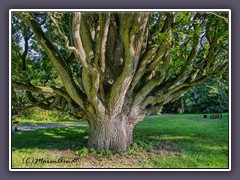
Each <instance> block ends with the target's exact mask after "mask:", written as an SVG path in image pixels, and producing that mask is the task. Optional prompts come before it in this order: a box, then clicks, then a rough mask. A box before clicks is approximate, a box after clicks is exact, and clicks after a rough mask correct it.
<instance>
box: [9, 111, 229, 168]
mask: <svg viewBox="0 0 240 180" xmlns="http://www.w3.org/2000/svg"><path fill="white" fill-rule="evenodd" d="M227 122H228V115H227V114H224V116H223V119H214V120H211V119H209V120H208V119H203V118H202V115H201V114H187V115H171V116H167V117H160V118H151V119H146V120H144V121H142V122H140V123H139V124H138V125H137V126H136V127H135V129H134V143H133V145H132V146H131V147H130V148H129V149H128V150H127V151H126V152H124V153H120V154H117V153H114V152H111V151H106V152H101V153H96V152H95V151H94V150H87V149H86V145H87V138H88V127H87V126H81V127H61V128H51V129H44V130H36V131H24V132H17V133H15V132H13V133H12V148H13V149H12V167H13V168H61V167H62V168H228V123H227ZM76 152H78V153H76ZM28 157H32V158H43V159H48V160H56V159H59V158H61V157H63V158H66V159H70V160H71V159H74V158H79V161H78V162H76V163H71V164H67V163H58V164H54V163H35V164H34V163H30V164H26V163H24V159H26V158H28Z"/></svg>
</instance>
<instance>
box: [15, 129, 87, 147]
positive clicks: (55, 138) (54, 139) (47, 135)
mask: <svg viewBox="0 0 240 180" xmlns="http://www.w3.org/2000/svg"><path fill="white" fill-rule="evenodd" d="M87 138H88V127H61V128H51V129H43V130H36V131H19V132H12V149H13V150H14V149H21V148H23V149H31V148H38V149H58V150H65V149H72V150H76V149H80V148H82V147H85V146H86V144H87Z"/></svg>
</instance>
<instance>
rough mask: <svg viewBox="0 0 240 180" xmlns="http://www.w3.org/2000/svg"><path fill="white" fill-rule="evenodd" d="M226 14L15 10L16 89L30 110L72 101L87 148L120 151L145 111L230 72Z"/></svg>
mask: <svg viewBox="0 0 240 180" xmlns="http://www.w3.org/2000/svg"><path fill="white" fill-rule="evenodd" d="M227 18H228V14H227V13H224V12H223V13H214V14H211V13H203V12H151V13H149V12H114V13H110V12H93V13H89V12H84V13H83V12H82V13H81V12H16V13H14V14H13V16H12V60H13V72H12V73H13V77H12V87H13V88H14V89H17V91H18V92H19V90H24V95H26V96H27V97H28V100H27V101H28V103H29V104H28V106H27V107H29V106H31V107H32V106H39V107H41V108H45V109H52V108H57V109H58V110H64V109H65V106H66V104H68V106H69V107H70V108H71V111H72V113H74V114H75V115H76V116H79V117H81V118H84V119H86V120H87V121H88V123H89V127H90V134H89V140H88V146H89V147H90V148H92V147H93V148H95V149H96V150H97V151H100V150H102V149H112V150H116V151H123V150H126V148H127V147H128V146H129V145H130V144H131V143H132V141H133V139H132V131H133V127H134V126H135V125H136V124H137V123H138V122H139V121H141V120H143V119H144V117H145V116H146V111H147V109H148V108H150V107H153V106H155V105H162V104H165V103H167V102H169V101H172V100H174V99H177V98H178V97H179V96H181V95H182V94H183V93H184V92H186V91H188V90H190V89H192V88H193V87H194V86H197V85H200V84H202V83H204V82H207V81H208V80H210V79H211V78H213V77H214V76H219V75H221V74H223V73H224V72H225V71H227V69H228V23H227V21H226V19H227ZM23 42H24V47H22V46H21V44H23ZM30 103H31V104H30ZM13 105H14V106H15V105H16V103H15V102H14V103H13ZM21 105H22V104H21ZM13 108H14V109H19V108H20V109H21V108H24V107H23V106H20V107H13Z"/></svg>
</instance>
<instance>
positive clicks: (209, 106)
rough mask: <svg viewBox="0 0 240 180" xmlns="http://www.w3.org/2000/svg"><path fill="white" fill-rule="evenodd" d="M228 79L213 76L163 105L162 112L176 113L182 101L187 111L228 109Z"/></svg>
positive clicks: (221, 110)
mask: <svg viewBox="0 0 240 180" xmlns="http://www.w3.org/2000/svg"><path fill="white" fill-rule="evenodd" d="M228 100H229V99H228V81H227V80H224V79H222V78H214V79H212V80H211V81H209V82H207V83H204V84H202V85H199V86H197V87H195V88H193V89H191V90H189V91H188V92H187V93H185V94H184V95H183V96H181V98H179V99H178V100H176V101H174V102H170V103H167V104H165V105H164V106H163V108H162V112H163V113H178V111H177V109H178V108H179V107H182V102H183V103H184V112H187V113H214V112H227V111H228Z"/></svg>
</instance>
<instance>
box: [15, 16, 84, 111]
mask: <svg viewBox="0 0 240 180" xmlns="http://www.w3.org/2000/svg"><path fill="white" fill-rule="evenodd" d="M18 15H19V17H20V18H21V19H22V20H23V21H24V22H25V23H26V24H27V25H28V26H29V27H30V28H31V29H32V31H33V32H34V34H35V36H36V38H37V41H38V43H39V44H40V45H41V46H42V47H43V49H44V50H45V51H46V53H47V54H48V56H49V58H50V60H51V62H52V64H53V66H54V67H55V68H56V70H57V71H58V73H59V75H60V78H61V80H62V82H63V84H64V86H65V88H66V91H67V92H68V94H69V96H70V97H71V98H72V99H73V100H74V101H75V102H76V103H77V104H78V105H79V106H81V107H82V108H83V109H85V107H84V103H83V95H82V94H81V92H80V90H79V89H78V88H77V86H76V84H75V82H74V80H73V78H72V74H71V70H70V69H69V67H68V65H67V64H66V62H65V61H64V59H62V57H61V55H60V54H59V52H58V51H56V49H55V47H54V46H53V44H52V43H51V42H50V41H49V39H48V38H47V37H46V35H45V34H44V32H43V31H42V29H41V27H39V25H38V24H37V22H36V21H35V20H34V18H33V17H32V15H31V14H29V13H18Z"/></svg>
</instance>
